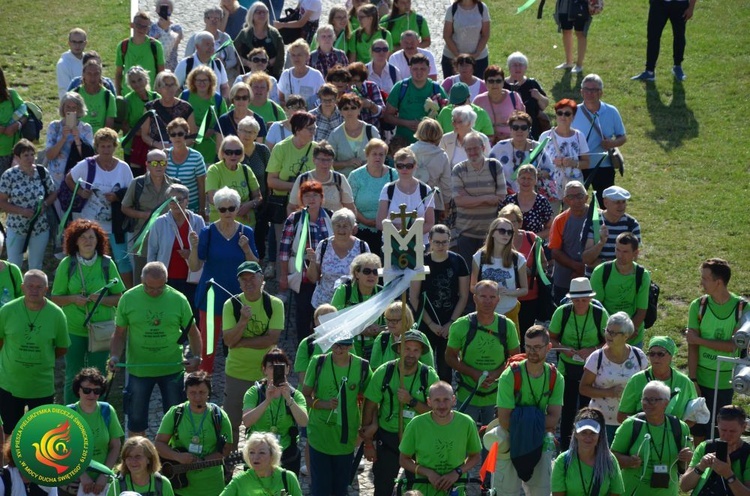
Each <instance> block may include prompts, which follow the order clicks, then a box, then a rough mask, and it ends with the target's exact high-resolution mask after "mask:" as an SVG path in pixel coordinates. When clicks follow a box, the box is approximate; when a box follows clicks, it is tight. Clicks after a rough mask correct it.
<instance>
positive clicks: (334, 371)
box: [331, 355, 352, 393]
mask: <svg viewBox="0 0 750 496" xmlns="http://www.w3.org/2000/svg"><path fill="white" fill-rule="evenodd" d="M351 371H352V357H351V355H350V356H349V367H348V368H347V369H346V375H345V376H344V377H346V378H347V380H349V375H350V373H351ZM331 374H333V384H334V385H335V387H336V392H337V393H338V390H339V389H340V388H341V384H339V380H338V379H337V378H336V368H335V367H334V365H333V357H331Z"/></svg>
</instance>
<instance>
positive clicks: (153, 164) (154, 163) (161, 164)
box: [148, 160, 167, 167]
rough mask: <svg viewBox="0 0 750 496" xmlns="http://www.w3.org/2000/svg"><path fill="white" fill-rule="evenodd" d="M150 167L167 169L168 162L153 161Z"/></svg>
mask: <svg viewBox="0 0 750 496" xmlns="http://www.w3.org/2000/svg"><path fill="white" fill-rule="evenodd" d="M148 165H150V166H151V167H166V166H167V161H166V160H151V161H150V162H149V163H148Z"/></svg>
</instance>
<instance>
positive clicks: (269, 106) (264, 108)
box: [248, 100, 286, 127]
mask: <svg viewBox="0 0 750 496" xmlns="http://www.w3.org/2000/svg"><path fill="white" fill-rule="evenodd" d="M248 108H249V109H250V110H252V111H253V112H255V113H256V114H258V115H259V116H261V117H262V118H263V122H265V123H266V127H271V123H272V122H277V121H283V120H284V119H286V114H285V113H284V109H283V108H281V105H279V104H278V103H276V102H274V101H273V100H266V103H264V104H263V105H261V106H256V105H253V104H250V105H248Z"/></svg>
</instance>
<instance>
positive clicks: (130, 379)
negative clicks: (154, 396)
mask: <svg viewBox="0 0 750 496" xmlns="http://www.w3.org/2000/svg"><path fill="white" fill-rule="evenodd" d="M184 375H185V373H184V372H178V373H176V374H170V375H162V376H159V377H136V376H134V375H132V374H128V376H127V378H126V379H125V389H124V390H123V393H122V396H123V401H122V403H123V410H124V412H125V414H126V415H127V416H128V431H130V432H144V431H145V430H146V429H147V428H148V409H149V403H150V401H151V392H152V391H153V390H154V386H156V385H158V386H159V392H161V403H162V410H163V412H164V413H165V414H166V413H167V411H169V409H170V408H171V407H173V406H175V405H178V404H180V403H182V402H184V401H185V390H184V387H183V376H184Z"/></svg>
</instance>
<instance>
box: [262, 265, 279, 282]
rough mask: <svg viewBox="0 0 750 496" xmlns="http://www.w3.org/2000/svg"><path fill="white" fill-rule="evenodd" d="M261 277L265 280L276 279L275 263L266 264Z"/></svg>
mask: <svg viewBox="0 0 750 496" xmlns="http://www.w3.org/2000/svg"><path fill="white" fill-rule="evenodd" d="M263 277H264V278H266V279H273V278H274V277H276V262H268V265H266V268H265V270H264V271H263Z"/></svg>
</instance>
